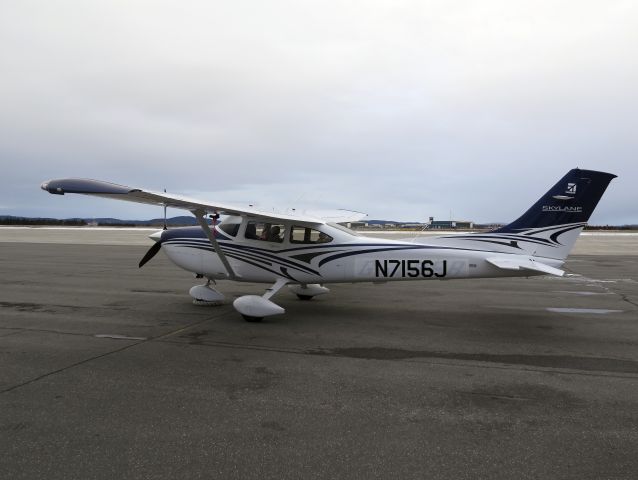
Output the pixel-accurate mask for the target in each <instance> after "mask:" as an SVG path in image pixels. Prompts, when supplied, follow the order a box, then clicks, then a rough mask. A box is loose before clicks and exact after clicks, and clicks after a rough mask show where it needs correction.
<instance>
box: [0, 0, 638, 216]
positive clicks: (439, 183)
mask: <svg viewBox="0 0 638 480" xmlns="http://www.w3.org/2000/svg"><path fill="white" fill-rule="evenodd" d="M637 13H638V7H636V6H635V5H634V3H633V2H627V1H615V2H604V3H602V2H579V3H578V4H577V5H575V4H574V3H573V2H568V1H563V2H560V1H558V2H556V1H553V2H549V1H547V2H530V3H529V4H520V3H518V2H507V1H487V2H479V3H477V2H469V1H468V2H454V3H453V4H450V2H427V1H426V2H422V1H418V2H401V1H399V2H396V1H377V2H371V1H365V2H364V1H360V2H325V1H324V2H317V1H289V2H283V1H277V2H254V1H238V2H170V1H164V2H160V1H148V2H139V1H138V2H130V1H127V2H121V3H118V2H108V3H104V2H84V1H79V0H78V1H69V0H67V1H60V2H44V1H32V2H29V1H24V2H16V3H14V4H4V5H2V6H1V7H0V35H1V37H0V40H1V41H0V67H1V68H2V72H3V78H2V80H0V101H1V102H2V105H3V108H2V109H0V127H1V129H2V132H3V134H2V136H1V138H0V158H2V163H3V167H4V168H3V188H2V193H1V194H0V195H1V196H0V205H2V207H1V210H0V213H1V214H5V213H6V214H28V215H40V214H41V215H53V216H71V215H83V216H84V215H95V216H103V215H114V216H120V217H125V218H132V217H136V216H148V215H155V214H156V213H157V212H156V211H155V210H153V209H149V208H147V207H136V206H132V205H129V204H127V203H124V204H118V203H116V202H108V201H104V200H91V199H84V198H80V197H75V198H73V197H63V198H59V197H52V196H47V195H46V194H45V193H44V192H41V191H39V190H38V188H37V187H38V185H39V183H40V182H41V181H42V180H45V179H47V178H55V177H63V176H82V177H91V178H100V179H106V180H111V181H116V182H119V183H125V184H130V185H134V186H142V187H148V188H152V189H161V188H164V187H165V188H168V189H169V191H173V192H181V193H186V194H189V195H192V196H200V197H203V198H209V199H217V200H221V201H236V202H248V201H250V202H254V203H259V204H260V205H262V206H267V205H269V204H273V205H278V206H284V207H286V206H292V205H293V204H296V203H307V204H310V203H314V202H316V203H317V207H326V208H328V207H344V208H353V209H358V210H363V211H367V212H369V213H370V215H371V216H372V217H376V218H380V217H381V218H394V219H405V220H423V219H426V218H427V217H428V216H431V215H432V216H435V217H443V218H447V217H448V216H449V215H450V213H449V212H450V211H452V213H453V215H454V216H455V217H459V218H470V219H473V220H476V221H494V220H508V219H511V218H513V217H515V216H517V215H518V214H520V213H521V212H522V211H523V210H524V209H525V208H527V207H528V206H529V205H530V204H531V203H532V202H533V201H535V200H536V199H537V198H538V196H539V195H540V194H541V193H543V192H544V190H545V189H546V188H547V187H549V186H551V185H552V184H553V183H554V182H555V181H556V180H557V179H558V178H559V177H560V176H562V175H563V174H564V173H565V171H567V170H568V169H569V168H573V167H575V166H580V167H583V168H594V169H600V170H607V171H611V172H613V173H616V174H618V175H619V177H620V178H619V179H617V180H615V181H614V182H613V183H612V185H611V188H610V190H609V191H608V193H607V194H606V196H605V197H604V199H603V201H602V203H601V205H600V207H599V209H598V210H597V211H596V213H595V214H594V217H593V219H592V222H593V223H624V222H633V223H636V222H638V216H637V215H636V210H635V205H636V203H637V202H636V195H635V194H634V189H633V185H632V180H633V179H634V178H636V170H637V168H638V167H636V161H635V152H636V151H637V147H638V140H637V135H636V132H635V128H636V127H635V125H637V124H638V122H637V121H636V120H637V118H636V112H637V111H638V95H636V90H635V85H636V83H637V82H636V81H637V80H638V78H637V77H638V60H637V58H638V57H637V56H636V51H637V47H638V15H637Z"/></svg>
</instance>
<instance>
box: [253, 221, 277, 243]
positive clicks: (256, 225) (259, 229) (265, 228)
mask: <svg viewBox="0 0 638 480" xmlns="http://www.w3.org/2000/svg"><path fill="white" fill-rule="evenodd" d="M284 233H285V228H284V226H283V225H282V224H281V223H267V222H248V223H247V224H246V232H245V233H244V236H245V237H246V238H247V239H249V240H261V241H264V242H275V243H282V242H283V241H284Z"/></svg>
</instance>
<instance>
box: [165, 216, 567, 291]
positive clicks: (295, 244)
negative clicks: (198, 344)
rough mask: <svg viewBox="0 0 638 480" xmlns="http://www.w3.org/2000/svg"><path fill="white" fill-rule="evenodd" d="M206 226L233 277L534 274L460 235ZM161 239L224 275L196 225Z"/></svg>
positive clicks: (192, 267)
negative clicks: (413, 237)
mask: <svg viewBox="0 0 638 480" xmlns="http://www.w3.org/2000/svg"><path fill="white" fill-rule="evenodd" d="M212 230H213V232H214V235H215V238H216V240H217V242H218V244H219V246H220V248H221V250H222V252H223V253H224V255H225V256H226V258H227V260H228V261H229V263H230V265H231V266H232V269H233V271H234V273H235V275H236V280H240V281H246V282H263V283H272V282H275V281H277V280H278V279H281V278H286V279H288V281H289V283H291V284H295V283H298V284H317V283H319V284H322V283H342V282H388V281H399V280H446V279H458V278H489V277H503V276H531V275H535V274H538V273H535V272H530V271H523V272H521V271H503V270H502V269H499V268H497V267H495V266H494V265H492V264H490V263H488V262H487V261H486V259H487V258H495V257H498V256H508V255H511V254H510V253H507V252H506V251H505V252H504V251H503V250H504V248H503V247H499V248H496V249H494V248H490V249H485V248H482V249H481V248H476V246H475V245H474V243H475V242H472V241H470V242H466V243H467V244H468V245H472V247H471V248H464V247H463V242H461V243H459V242H458V241H457V242H454V241H452V242H442V241H441V240H440V239H438V238H437V239H432V240H431V241H428V243H427V244H423V243H414V242H410V241H401V240H385V239H384V240H382V239H378V238H371V237H365V236H360V235H357V234H356V233H354V232H352V231H350V230H348V229H345V228H343V227H341V226H339V225H335V224H317V225H312V226H308V225H295V224H294V223H292V222H290V223H287V222H281V223H278V224H277V225H272V224H269V223H263V222H258V221H254V220H251V219H250V218H241V217H231V218H230V219H227V220H225V221H224V222H223V223H222V224H220V225H217V226H215V227H213V228H212ZM275 231H276V233H273V232H275ZM470 240H472V239H471V238H470ZM161 242H162V247H163V250H164V251H165V253H166V254H167V255H168V257H169V258H170V259H171V260H172V261H173V262H174V263H175V264H176V265H178V266H180V267H181V268H183V269H185V270H188V271H190V272H194V273H197V274H201V275H203V276H206V277H208V278H211V279H225V278H228V274H227V271H226V269H225V267H224V265H223V263H222V261H221V260H220V258H219V256H218V255H217V254H216V253H215V250H214V248H213V246H212V245H211V242H210V241H209V239H208V238H207V237H206V235H205V234H204V232H203V230H202V229H201V228H199V227H187V228H176V229H172V230H167V231H165V232H163V233H162V236H161ZM512 253H518V252H512ZM543 261H544V262H545V263H547V264H549V265H551V266H555V267H560V266H561V265H562V263H563V262H562V260H559V259H543Z"/></svg>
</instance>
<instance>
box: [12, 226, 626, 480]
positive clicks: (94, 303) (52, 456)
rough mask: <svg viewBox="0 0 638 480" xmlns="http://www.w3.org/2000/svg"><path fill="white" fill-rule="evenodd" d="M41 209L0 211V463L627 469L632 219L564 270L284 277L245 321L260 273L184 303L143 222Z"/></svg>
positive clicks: (223, 470)
mask: <svg viewBox="0 0 638 480" xmlns="http://www.w3.org/2000/svg"><path fill="white" fill-rule="evenodd" d="M34 230H36V229H34ZM38 230H39V231H37V232H35V231H24V232H23V233H22V234H20V235H19V236H18V238H16V237H15V236H12V235H14V234H13V233H12V234H7V233H6V232H8V230H4V229H0V272H1V276H0V285H1V287H2V288H1V289H0V477H2V478H11V479H20V478H25V479H26V478H28V479H34V478H46V479H58V478H59V479H76V478H77V479H113V478H149V479H151V478H152V479H161V478H166V479H169V478H170V479H174V478H189V479H195V478H242V479H253V478H254V479H257V478H259V479H264V478H273V479H275V478H276V479H284V478H291V479H293V478H294V479H298V478H304V479H305V478H361V479H369V478H400V479H412V478H414V479H417V478H418V479H423V478H428V479H436V478H454V479H463V478H468V479H476V478H490V479H493V478H508V479H511V478H517V479H518V478H534V479H537V478H556V479H561V478H574V479H584V478H585V479H588V478H592V479H594V478H596V479H598V478H610V479H611V478H613V479H620V478H627V479H630V478H631V479H633V478H636V476H637V475H638V455H637V452H638V348H637V346H638V236H633V237H632V236H625V237H617V236H609V237H607V238H604V237H596V239H595V242H594V241H593V240H592V242H593V243H591V244H588V243H587V242H588V240H587V239H586V238H587V237H583V242H584V243H580V244H579V246H578V245H577V248H578V249H579V250H577V251H579V252H581V253H582V252H585V253H586V252H588V251H590V252H594V253H595V254H579V255H574V256H572V257H570V260H569V261H568V263H567V265H566V266H567V270H568V271H569V272H570V274H571V275H570V276H568V277H565V278H549V277H535V278H532V279H502V280H501V279H490V280H479V281H427V282H415V283H389V284H385V285H368V284H358V285H353V284H347V285H332V286H330V288H331V290H332V292H331V293H330V294H328V295H325V296H322V297H318V298H316V299H314V300H312V301H311V302H303V301H299V300H297V298H296V297H295V296H294V295H292V294H291V293H290V292H287V291H282V292H280V293H278V294H277V295H276V297H274V300H275V301H276V302H277V303H278V304H280V305H281V306H283V307H284V308H285V309H286V312H287V313H286V314H285V315H283V316H277V317H272V318H269V319H266V320H265V321H264V322H262V323H261V324H250V323H246V322H244V321H243V320H242V318H241V317H240V316H239V315H238V314H237V313H236V312H235V311H234V310H233V308H232V306H231V303H232V300H233V299H234V298H235V297H236V296H239V295H243V294H249V293H253V294H254V293H262V292H263V291H264V286H263V285H256V284H235V283H231V282H220V283H219V289H220V290H221V291H222V292H223V293H225V294H226V295H227V301H226V303H225V304H224V305H222V306H219V307H201V306H196V305H193V304H192V303H191V301H190V297H189V296H188V289H189V288H190V287H191V286H192V285H195V284H196V283H198V282H200V281H198V280H195V279H193V277H192V275H191V274H189V273H188V272H185V271H182V270H180V269H179V268H177V267H175V266H173V265H172V264H171V263H170V262H169V261H168V260H167V258H166V257H165V256H163V255H162V254H160V255H158V256H157V257H155V258H154V259H153V260H152V261H151V262H150V263H149V264H148V265H146V266H145V267H144V268H143V269H141V270H139V269H138V268H137V262H138V261H139V259H140V258H141V257H142V255H143V254H144V252H145V251H146V249H147V248H148V246H149V245H150V243H151V242H150V240H146V239H144V240H143V241H142V240H140V241H139V243H138V241H137V240H135V241H128V242H127V241H120V240H121V238H120V237H117V235H121V232H119V233H118V232H117V231H115V232H111V233H109V232H105V231H99V232H98V233H97V234H95V235H97V236H98V239H99V241H97V240H96V241H95V242H94V244H90V243H91V242H92V241H91V240H90V239H88V240H87V238H89V237H90V238H94V237H91V235H93V234H88V233H82V232H84V231H72V232H73V233H71V234H68V232H67V237H66V240H65V241H61V242H58V243H49V240H50V235H49V234H50V233H51V232H50V231H49V232H48V233H47V230H45V229H38ZM148 233H149V232H141V231H138V232H137V234H136V235H137V236H135V238H136V239H137V238H138V237H139V238H143V237H144V236H145V235H147V234H148ZM118 242H119V244H118ZM110 243H115V244H110ZM594 243H595V245H594ZM583 245H584V246H583ZM587 245H591V246H592V248H591V249H590V250H588V247H587ZM601 249H602V250H603V251H604V253H603V254H601V253H600V251H601Z"/></svg>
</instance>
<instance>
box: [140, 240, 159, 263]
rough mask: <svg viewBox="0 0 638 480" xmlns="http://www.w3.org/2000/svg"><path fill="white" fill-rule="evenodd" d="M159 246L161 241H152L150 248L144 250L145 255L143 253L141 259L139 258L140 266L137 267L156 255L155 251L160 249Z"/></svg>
mask: <svg viewBox="0 0 638 480" xmlns="http://www.w3.org/2000/svg"><path fill="white" fill-rule="evenodd" d="M160 248H162V244H161V242H157V243H154V244H153V245H151V248H149V249H148V252H146V255H144V257H143V258H142V260H140V267H139V268H142V267H143V266H144V265H145V264H146V262H148V261H149V260H150V259H151V258H153V257H154V256H155V255H157V252H159V251H160Z"/></svg>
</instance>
